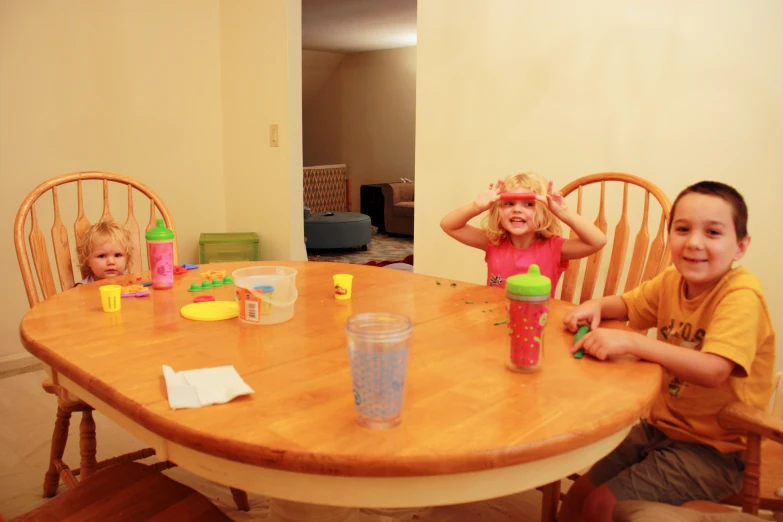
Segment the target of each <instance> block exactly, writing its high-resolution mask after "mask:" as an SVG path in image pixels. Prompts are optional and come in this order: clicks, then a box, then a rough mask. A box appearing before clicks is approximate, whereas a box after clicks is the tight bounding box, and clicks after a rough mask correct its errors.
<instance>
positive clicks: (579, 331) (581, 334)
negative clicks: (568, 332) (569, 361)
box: [574, 324, 590, 359]
mask: <svg viewBox="0 0 783 522" xmlns="http://www.w3.org/2000/svg"><path fill="white" fill-rule="evenodd" d="M589 331H590V326H589V325H586V324H583V325H581V326H580V327H579V328H578V329H577V331H576V333H575V334H574V344H576V343H577V342H579V339H581V338H582V337H584V336H585V334H586V333H587V332H589ZM584 356H585V349H584V348H579V349H578V350H577V351H576V353H574V359H581V358H582V357H584Z"/></svg>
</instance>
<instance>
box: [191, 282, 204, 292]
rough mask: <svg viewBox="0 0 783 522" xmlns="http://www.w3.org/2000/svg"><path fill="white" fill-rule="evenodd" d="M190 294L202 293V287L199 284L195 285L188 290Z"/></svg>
mask: <svg viewBox="0 0 783 522" xmlns="http://www.w3.org/2000/svg"><path fill="white" fill-rule="evenodd" d="M188 292H201V285H200V284H198V283H193V284H192V285H190V288H188Z"/></svg>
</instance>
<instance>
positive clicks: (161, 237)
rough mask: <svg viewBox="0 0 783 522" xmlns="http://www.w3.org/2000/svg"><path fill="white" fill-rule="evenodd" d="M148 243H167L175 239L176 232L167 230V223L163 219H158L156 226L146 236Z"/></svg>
mask: <svg viewBox="0 0 783 522" xmlns="http://www.w3.org/2000/svg"><path fill="white" fill-rule="evenodd" d="M144 237H145V238H147V240H148V241H167V240H170V239H174V231H173V230H171V229H170V228H166V222H165V221H163V219H161V218H158V220H157V222H156V223H155V226H154V227H152V228H151V229H149V230H147V234H146V235H145V236H144Z"/></svg>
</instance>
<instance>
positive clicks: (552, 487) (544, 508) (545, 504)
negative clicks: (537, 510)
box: [540, 480, 560, 522]
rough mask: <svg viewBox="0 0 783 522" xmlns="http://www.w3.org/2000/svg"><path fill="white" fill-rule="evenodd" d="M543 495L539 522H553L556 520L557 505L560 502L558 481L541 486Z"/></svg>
mask: <svg viewBox="0 0 783 522" xmlns="http://www.w3.org/2000/svg"><path fill="white" fill-rule="evenodd" d="M540 489H541V492H542V493H543V494H544V496H543V498H542V500H541V522H555V520H556V519H557V505H558V503H559V502H560V481H559V480H558V481H557V482H552V483H551V484H546V485H545V486H542V487H541V488H540Z"/></svg>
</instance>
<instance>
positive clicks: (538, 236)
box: [440, 174, 606, 296]
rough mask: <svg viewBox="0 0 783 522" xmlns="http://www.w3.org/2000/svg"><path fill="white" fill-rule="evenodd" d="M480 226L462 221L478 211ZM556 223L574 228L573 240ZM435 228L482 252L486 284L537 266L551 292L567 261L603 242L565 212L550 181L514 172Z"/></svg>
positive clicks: (589, 227)
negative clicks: (512, 196) (516, 196)
mask: <svg viewBox="0 0 783 522" xmlns="http://www.w3.org/2000/svg"><path fill="white" fill-rule="evenodd" d="M507 192H511V193H532V195H533V197H534V198H535V199H534V200H524V199H523V200H501V196H500V195H501V194H502V193H507ZM487 210H489V212H487V214H485V215H484V218H483V220H482V228H477V227H474V226H472V225H468V221H470V220H471V219H473V218H474V217H476V216H478V215H479V214H481V213H482V212H485V211H487ZM560 221H563V222H564V223H565V224H566V225H568V226H569V227H571V229H572V230H573V231H574V232H576V235H577V237H576V238H574V239H565V238H564V237H561V236H560ZM440 226H441V228H442V229H443V231H444V232H446V233H447V234H448V235H450V236H451V237H453V238H454V239H456V240H457V241H459V242H460V243H463V244H465V245H468V246H472V247H474V248H479V249H481V250H484V251H485V252H486V256H485V257H484V260H485V261H486V262H487V284H488V285H489V286H499V287H501V288H505V286H506V279H508V277H509V276H512V275H515V274H522V273H526V272H527V269H528V267H529V266H530V265H531V264H534V263H535V264H537V265H538V267H539V268H540V269H541V274H543V275H545V276H547V277H548V278H549V279H551V280H552V295H553V296H554V294H555V289H556V288H557V283H558V281H560V276H561V275H562V273H563V271H564V270H565V269H566V268H568V261H569V260H571V259H581V258H583V257H587V256H589V255H590V254H592V253H594V252H597V251H598V250H600V249H601V248H602V247H603V246H604V245H605V244H606V235H605V234H604V233H603V232H601V230H600V229H599V228H598V227H596V226H595V225H593V224H592V223H590V222H589V221H587V220H586V219H584V218H583V217H581V216H580V215H579V214H577V213H576V212H573V211H571V210H569V209H568V208H567V206H566V203H565V198H563V195H562V194H561V193H560V192H555V193H553V192H552V182H551V181H550V182H549V184H548V188H547V183H546V180H544V179H543V178H542V177H540V176H537V175H535V174H515V175H513V176H509V177H507V178H506V179H505V180H498V182H497V183H490V184H489V188H487V189H486V190H483V191H482V192H480V193H479V195H478V196H476V199H475V201H473V202H471V203H468V204H467V205H463V206H461V207H459V208H457V209H455V210H453V211H451V212H449V213H448V214H447V215H446V217H444V218H443V219H442V220H441V222H440Z"/></svg>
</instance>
